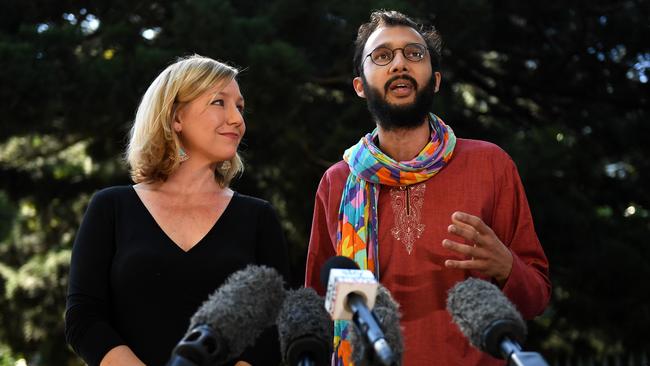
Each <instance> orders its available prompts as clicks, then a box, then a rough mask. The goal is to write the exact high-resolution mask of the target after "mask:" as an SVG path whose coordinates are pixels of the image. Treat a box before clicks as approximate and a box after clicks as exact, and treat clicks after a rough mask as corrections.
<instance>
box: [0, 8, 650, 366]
mask: <svg viewBox="0 0 650 366" xmlns="http://www.w3.org/2000/svg"><path fill="white" fill-rule="evenodd" d="M377 8H391V9H398V10H402V11H404V12H406V13H407V14H410V15H413V16H415V17H417V18H419V19H421V20H424V21H426V22H432V23H433V24H435V25H436V26H437V27H438V29H439V30H440V32H441V33H442V35H443V39H444V56H443V57H444V58H443V85H442V90H441V92H440V93H439V94H437V98H436V100H435V107H434V110H435V112H436V113H437V114H439V115H440V116H442V117H443V119H445V121H446V122H448V123H449V124H450V125H452V126H453V127H454V130H455V131H456V133H457V134H458V135H459V136H462V137H468V138H480V139H484V140H488V141H492V142H495V143H497V144H499V145H500V146H502V147H503V148H504V149H505V150H506V151H508V152H509V153H510V154H511V155H512V157H513V158H514V160H515V161H516V163H517V164H518V167H519V169H520V173H521V175H522V178H523V181H524V184H525V186H526V189H527V192H528V199H529V202H530V205H531V207H532V210H533V215H534V218H535V221H536V228H537V231H538V234H539V236H540V239H541V241H542V243H543V245H544V248H545V250H546V253H547V255H548V257H549V259H550V263H551V266H552V267H551V277H552V281H553V299H552V303H551V305H550V307H549V308H548V310H547V311H546V313H545V314H544V315H543V316H541V317H539V318H537V319H536V320H535V321H533V322H531V323H530V324H529V326H530V335H529V340H528V343H527V348H528V349H533V350H536V351H540V352H542V353H543V354H544V355H545V356H546V357H547V359H549V360H552V361H553V362H556V363H557V362H562V361H563V360H569V359H576V358H584V359H588V358H591V359H595V360H600V361H601V362H606V360H608V359H611V357H615V356H622V357H624V358H623V359H624V360H627V362H628V364H642V362H646V364H647V358H646V359H645V360H646V361H642V358H639V357H637V359H636V360H637V361H635V359H634V358H630V357H629V356H628V355H634V354H636V355H643V354H645V355H648V352H649V351H650V350H649V348H650V346H649V345H650V333H649V332H648V331H647V330H648V327H649V326H650V285H649V283H648V281H647V279H648V278H650V265H649V264H648V261H649V260H650V243H649V239H648V238H649V237H650V235H649V234H650V219H649V217H648V209H649V208H650V197H649V193H648V192H649V190H648V188H647V187H649V186H650V177H649V172H650V169H648V168H649V165H650V164H649V163H648V145H649V144H650V124H649V123H650V120H649V112H650V110H649V108H648V107H649V103H648V96H649V95H650V93H649V89H650V88H649V85H650V84H649V83H648V77H649V76H650V75H649V73H650V43H649V42H648V40H649V39H650V21H649V19H650V6H649V4H648V1H646V0H627V1H600V0H595V1H590V2H587V1H578V0H566V1H558V0H550V1H534V0H533V1H526V2H522V1H515V0H503V1H487V0H472V1H470V0H453V1H452V0H439V1H397V0H395V1H369V0H357V1H339V0H314V1H309V2H307V1H298V0H273V1H261V0H238V1H234V0H233V1H229V0H192V1H190V0H175V1H172V0H168V1H163V0H161V1H126V0H113V1H105V0H96V1H70V0H64V1H45V0H30V1H9V0H2V1H0V9H2V12H0V101H1V102H0V103H1V104H0V107H1V109H0V111H1V113H2V116H1V117H0V126H1V128H0V177H1V178H0V365H14V364H16V365H19V364H21V365H24V364H29V365H78V364H80V361H79V359H78V358H77V357H76V356H74V354H73V353H72V352H71V351H70V350H69V348H68V347H67V345H66V344H65V341H64V337H63V311H64V305H65V291H66V284H67V276H68V267H69V260H70V250H71V245H72V242H73V240H74V235H75V231H76V228H77V227H78V225H79V222H80V220H81V217H82V215H83V212H84V210H85V206H86V204H87V203H88V200H89V198H90V197H91V195H92V194H93V192H95V191H96V190H97V189H99V188H101V187H105V186H109V185H115V184H129V183H130V182H129V178H128V174H127V170H126V168H125V165H124V164H123V162H122V153H123V149H124V146H125V142H126V140H125V136H126V133H127V131H128V128H129V126H130V124H131V122H132V119H133V117H134V113H135V109H136V107H137V105H138V103H139V99H140V98H141V96H142V94H143V93H144V91H145V89H146V87H147V86H148V85H149V83H150V82H151V81H152V80H153V79H154V78H155V76H156V75H157V74H158V73H159V72H160V71H161V70H162V69H163V68H165V67H166V66H167V65H168V64H169V63H171V62H173V60H174V59H175V57H177V56H183V55H190V54H194V53H198V54H202V55H206V56H211V57H214V58H217V59H221V60H224V61H228V62H229V63H231V64H234V65H236V66H239V67H241V68H243V69H244V72H243V73H242V75H241V78H240V84H241V86H242V89H243V93H244V95H245V97H246V100H247V109H248V112H247V115H246V122H247V134H246V137H245V141H244V144H243V148H242V149H243V153H244V157H245V159H246V162H247V171H246V173H245V175H244V176H243V178H242V179H240V180H238V181H237V182H236V183H235V189H237V190H238V191H240V192H242V193H246V194H250V195H255V196H259V197H262V198H265V199H267V200H270V201H271V202H272V203H273V204H274V205H275V206H276V207H277V209H278V210H279V213H280V215H281V218H282V222H283V225H284V229H285V232H286V234H287V237H288V240H289V243H290V249H291V261H292V265H293V270H294V272H295V273H296V274H297V275H296V277H297V278H298V279H299V278H300V277H301V276H300V274H301V273H303V271H304V259H305V253H306V246H307V242H308V234H309V228H310V224H311V212H312V207H313V197H314V193H315V189H316V187H317V184H318V181H319V178H320V176H321V174H322V173H323V172H324V170H325V169H326V168H327V167H328V166H329V165H331V164H332V163H334V162H336V161H337V160H339V159H340V155H341V153H342V151H343V150H344V149H345V148H346V147H348V146H350V145H352V144H353V143H355V142H356V141H357V139H358V138H359V136H361V135H362V134H363V133H365V132H367V131H368V130H370V129H371V128H372V122H371V120H370V118H369V116H368V113H367V111H366V109H365V104H364V102H363V100H360V99H359V98H358V97H357V96H356V95H355V94H354V92H353V90H352V87H351V77H352V76H351V58H352V41H353V39H354V37H355V34H356V28H357V27H358V26H359V24H361V23H362V22H364V21H366V20H367V19H368V15H369V12H370V10H372V9H377ZM643 187H646V188H643ZM295 285H298V283H296V284H295ZM640 357H643V356H640Z"/></svg>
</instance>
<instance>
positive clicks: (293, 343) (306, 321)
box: [276, 288, 334, 366]
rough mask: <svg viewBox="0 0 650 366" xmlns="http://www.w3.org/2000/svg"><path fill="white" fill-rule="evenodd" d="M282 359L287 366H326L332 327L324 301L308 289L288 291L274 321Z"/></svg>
mask: <svg viewBox="0 0 650 366" xmlns="http://www.w3.org/2000/svg"><path fill="white" fill-rule="evenodd" d="M276 323H277V326H278V335H279V338H280V350H281V352H282V359H283V360H284V361H285V362H286V363H287V365H289V366H327V365H329V364H330V360H331V357H332V333H333V332H334V326H333V324H332V319H331V318H330V315H329V314H328V313H327V312H326V311H325V308H324V307H323V298H322V297H320V296H318V294H317V293H316V291H314V290H313V289H311V288H301V289H298V290H292V291H288V293H287V297H286V298H285V300H284V304H283V305H282V308H281V309H280V313H279V314H278V319H277V321H276Z"/></svg>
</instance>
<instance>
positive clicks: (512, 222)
mask: <svg viewBox="0 0 650 366" xmlns="http://www.w3.org/2000/svg"><path fill="white" fill-rule="evenodd" d="M348 174H349V168H348V165H347V163H345V162H343V161H341V162H338V163H337V164H335V165H333V166H332V167H330V168H329V169H328V170H327V171H326V172H325V174H324V175H323V178H322V179H321V182H320V185H319V187H318V191H317V193H316V203H315V207H314V218H313V223H312V231H311V238H310V241H309V252H308V255H307V268H306V277H305V285H306V286H309V287H313V288H315V289H316V290H317V291H318V292H319V293H320V294H321V295H323V294H324V289H323V288H322V287H321V286H320V278H319V277H320V274H319V271H320V268H321V266H322V265H323V263H324V262H325V261H326V260H327V259H328V258H330V257H331V256H334V255H336V229H337V218H338V211H339V206H340V202H341V193H342V190H343V187H344V185H345V181H346V179H347V177H348ZM455 211H464V212H467V213H469V214H472V215H476V216H479V217H480V218H481V219H482V220H483V221H484V222H485V223H486V224H487V225H488V226H490V227H491V228H492V230H494V232H495V233H496V235H497V236H498V237H499V239H501V241H502V242H503V243H504V244H505V245H506V246H508V247H509V248H510V251H511V252H512V254H513V264H512V272H511V274H510V277H509V278H508V280H507V282H506V283H505V285H504V286H503V288H502V290H503V292H504V293H505V295H506V296H507V297H508V298H509V299H510V300H511V301H512V302H513V303H514V304H515V305H516V307H517V309H518V310H519V312H521V314H522V315H523V317H524V318H526V319H531V318H533V317H535V316H536V315H539V314H541V313H542V312H543V310H544V308H545V307H546V305H547V303H548V301H549V297H550V292H551V285H550V281H549V278H548V261H547V259H546V256H545V255H544V251H543V250H542V247H541V245H540V243H539V240H538V239H537V235H536V234H535V228H534V226H533V220H532V217H531V214H530V209H529V207H528V202H527V200H526V194H525V192H524V188H523V186H522V184H521V180H520V178H519V174H518V172H517V168H516V166H515V164H514V162H513V161H512V159H511V158H510V157H509V156H508V154H506V153H505V152H504V151H503V150H501V149H500V148H499V147H498V146H496V145H494V144H491V143H488V142H484V141H478V140H467V139H458V140H457V143H456V147H455V150H454V156H453V157H452V159H451V161H450V162H449V164H448V165H447V166H446V167H445V168H443V169H442V170H441V171H440V173H438V174H437V175H435V176H434V177H432V178H431V179H429V180H427V181H425V182H422V183H420V184H416V185H412V186H408V187H397V188H394V187H388V186H382V187H381V189H380V193H379V207H378V221H379V229H378V234H379V270H380V282H381V283H383V284H384V285H385V286H386V287H387V288H388V289H389V290H390V291H391V293H392V294H393V296H394V297H395V299H396V300H397V301H398V302H399V304H400V306H401V311H402V320H401V325H402V327H403V335H404V346H405V350H404V356H403V365H405V366H423V365H459V366H461V365H462V366H470V365H481V366H486V365H487V366H489V365H503V364H504V362H503V361H501V360H497V359H495V358H492V357H490V356H489V355H487V354H485V353H482V352H480V351H479V350H478V349H476V348H474V347H472V346H471V345H470V344H469V342H468V341H467V340H466V339H465V337H464V336H463V334H462V333H461V332H460V330H459V329H458V327H457V326H456V325H455V324H454V323H452V320H451V316H450V315H449V313H448V312H447V311H446V309H445V306H446V299H447V291H448V290H449V289H450V288H451V287H452V286H453V285H454V284H456V283H457V282H459V281H463V280H464V279H466V278H468V277H483V276H481V275H480V274H479V273H476V272H473V271H464V270H458V269H449V268H446V267H445V266H444V261H445V260H446V259H466V258H464V257H463V256H462V255H460V254H458V253H456V252H453V251H451V250H448V249H445V248H443V247H442V240H443V239H445V238H449V239H452V240H456V241H462V239H460V238H459V237H456V236H453V235H451V234H449V233H448V232H447V227H448V226H449V225H450V224H451V214H452V213H453V212H455Z"/></svg>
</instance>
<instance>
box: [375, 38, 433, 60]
mask: <svg viewBox="0 0 650 366" xmlns="http://www.w3.org/2000/svg"><path fill="white" fill-rule="evenodd" d="M413 45H415V46H418V47H421V48H422V50H423V51H424V55H423V56H422V58H421V59H419V60H411V59H410V58H409V57H408V56H406V54H405V53H404V49H405V48H407V47H408V46H413ZM380 48H385V49H387V50H390V51H391V57H390V60H388V62H386V63H385V64H383V65H381V64H378V63H377V62H375V60H373V59H372V57H370V61H371V62H372V63H373V64H375V65H377V66H386V65H388V64H390V63H391V62H393V60H394V59H395V51H397V50H400V51H402V56H404V58H405V59H407V60H409V61H410V62H420V61H422V60H424V59H425V57H426V56H427V52H429V53H431V52H430V50H429V47H427V46H425V45H423V44H421V43H409V44H406V45H405V46H404V47H397V48H392V49H391V48H388V47H387V46H379V47H376V48H375V49H373V50H372V51H370V53H368V54H367V55H366V56H365V57H364V58H363V62H365V61H366V59H367V58H368V56H371V55H372V53H373V52H375V51H377V50H378V49H380Z"/></svg>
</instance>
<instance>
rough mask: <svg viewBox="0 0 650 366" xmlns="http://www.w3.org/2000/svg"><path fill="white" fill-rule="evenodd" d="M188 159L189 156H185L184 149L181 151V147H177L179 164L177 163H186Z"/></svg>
mask: <svg viewBox="0 0 650 366" xmlns="http://www.w3.org/2000/svg"><path fill="white" fill-rule="evenodd" d="M189 158H190V157H189V155H187V153H186V152H185V149H183V148H182V147H179V148H178V162H179V163H182V162H184V161H187V160H188V159H189Z"/></svg>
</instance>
